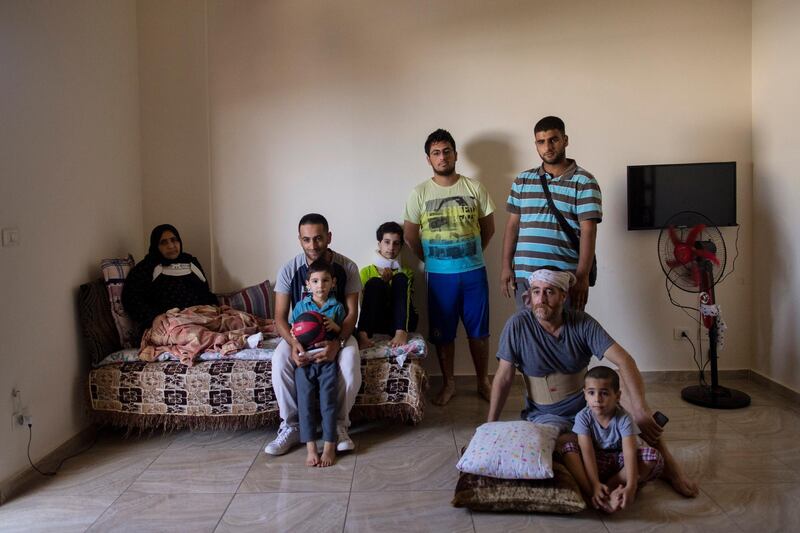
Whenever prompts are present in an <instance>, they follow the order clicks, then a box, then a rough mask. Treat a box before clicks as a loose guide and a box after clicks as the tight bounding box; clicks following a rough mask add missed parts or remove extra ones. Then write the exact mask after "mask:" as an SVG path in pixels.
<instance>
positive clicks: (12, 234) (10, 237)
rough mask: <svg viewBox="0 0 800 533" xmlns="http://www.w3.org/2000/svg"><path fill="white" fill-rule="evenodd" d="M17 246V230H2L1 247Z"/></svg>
mask: <svg viewBox="0 0 800 533" xmlns="http://www.w3.org/2000/svg"><path fill="white" fill-rule="evenodd" d="M6 246H19V228H3V247H6Z"/></svg>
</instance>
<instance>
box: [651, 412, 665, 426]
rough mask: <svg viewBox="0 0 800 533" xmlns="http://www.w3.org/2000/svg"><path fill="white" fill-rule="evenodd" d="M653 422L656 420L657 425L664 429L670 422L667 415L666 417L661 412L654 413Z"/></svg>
mask: <svg viewBox="0 0 800 533" xmlns="http://www.w3.org/2000/svg"><path fill="white" fill-rule="evenodd" d="M653 420H655V421H656V424H658V425H659V426H661V427H662V428H663V427H664V426H666V425H667V422H669V418H667V415H665V414H664V413H662V412H661V411H656V412H655V413H653Z"/></svg>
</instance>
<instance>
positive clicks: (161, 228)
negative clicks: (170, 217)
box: [145, 224, 192, 265]
mask: <svg viewBox="0 0 800 533" xmlns="http://www.w3.org/2000/svg"><path fill="white" fill-rule="evenodd" d="M165 231H171V232H172V234H173V235H175V237H176V238H177V239H178V242H179V243H180V245H181V253H179V254H178V257H176V258H175V259H167V258H166V257H164V256H163V255H161V251H160V250H159V249H158V243H159V242H161V236H162V235H164V232H165ZM191 259H192V257H191V256H190V255H189V254H185V253H183V239H181V234H180V233H178V230H177V229H176V228H175V226H173V225H172V224H159V225H158V226H156V227H155V228H153V231H151V232H150V249H149V250H148V251H147V257H145V260H148V261H150V262H152V263H154V264H162V265H168V264H171V263H188V262H190V261H191Z"/></svg>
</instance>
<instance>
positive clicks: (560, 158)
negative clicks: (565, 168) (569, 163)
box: [542, 150, 567, 165]
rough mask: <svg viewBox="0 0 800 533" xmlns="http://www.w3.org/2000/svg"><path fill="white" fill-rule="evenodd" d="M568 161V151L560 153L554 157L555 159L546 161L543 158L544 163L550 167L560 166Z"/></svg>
mask: <svg viewBox="0 0 800 533" xmlns="http://www.w3.org/2000/svg"><path fill="white" fill-rule="evenodd" d="M566 160H567V152H566V150H565V151H563V152H559V153H557V154H556V155H554V156H553V157H550V158H548V159H545V158H544V157H543V158H542V161H544V162H545V163H547V164H548V165H559V164H561V163H563V162H564V161H566Z"/></svg>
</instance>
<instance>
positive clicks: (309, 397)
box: [291, 259, 346, 467]
mask: <svg viewBox="0 0 800 533" xmlns="http://www.w3.org/2000/svg"><path fill="white" fill-rule="evenodd" d="M335 284H336V279H335V278H334V277H333V267H331V265H330V263H328V262H327V261H325V260H324V259H317V260H316V261H314V262H313V263H311V264H310V265H309V266H308V278H307V279H306V288H307V289H308V292H309V293H310V294H309V295H308V296H306V297H305V298H303V299H302V300H301V301H300V302H298V304H297V305H296V306H295V307H294V309H293V310H292V320H291V322H292V323H294V322H295V321H297V318H298V317H299V316H300V315H301V314H303V313H306V312H308V311H316V312H317V313H320V314H322V315H324V317H325V319H324V323H325V331H326V332H327V333H328V334H333V335H337V334H338V333H339V331H341V324H342V321H343V320H344V317H345V315H346V313H345V310H344V306H343V305H342V304H341V303H340V302H339V301H338V300H337V299H336V296H334V295H333V294H332V293H331V290H332V289H333V287H334V285H335ZM300 355H301V357H303V358H304V364H303V365H302V366H299V367H297V368H296V369H295V371H294V378H295V387H296V389H297V414H298V418H299V419H300V424H299V425H300V442H305V443H306V449H307V452H308V453H307V456H306V465H307V466H321V467H323V466H331V465H332V464H333V463H334V461H335V460H336V442H337V433H336V417H337V399H336V393H337V388H336V387H337V384H338V381H339V366H338V364H337V363H336V360H333V361H327V362H320V363H317V362H315V361H314V353H313V352H305V353H304V354H300ZM306 361H307V362H306ZM317 392H319V407H320V413H321V415H322V440H323V441H325V444H324V445H323V449H322V457H320V456H319V454H318V453H317V443H316V438H315V437H316V433H317V416H316V409H315V407H316V405H315V402H314V398H315V396H316V395H317Z"/></svg>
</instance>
